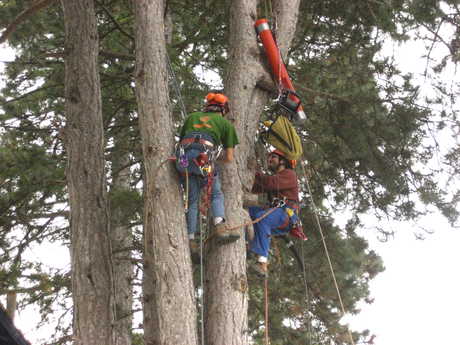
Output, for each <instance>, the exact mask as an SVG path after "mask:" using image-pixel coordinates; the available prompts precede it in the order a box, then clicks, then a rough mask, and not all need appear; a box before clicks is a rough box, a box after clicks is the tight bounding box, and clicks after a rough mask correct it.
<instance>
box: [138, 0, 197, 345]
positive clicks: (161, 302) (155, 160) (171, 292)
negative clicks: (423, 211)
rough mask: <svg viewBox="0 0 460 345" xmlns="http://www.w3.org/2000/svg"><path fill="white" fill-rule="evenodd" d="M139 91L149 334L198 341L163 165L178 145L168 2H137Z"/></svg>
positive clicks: (171, 182) (188, 273) (174, 184)
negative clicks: (170, 73) (166, 29)
mask: <svg viewBox="0 0 460 345" xmlns="http://www.w3.org/2000/svg"><path fill="white" fill-rule="evenodd" d="M135 15H136V92H137V101H138V106H139V121H140V130H141V137H142V148H143V155H144V165H145V178H144V237H145V239H144V240H145V243H144V283H143V288H144V337H145V344H146V345H154V344H155V345H166V344H175V345H180V344H184V345H190V344H192V345H193V344H196V343H197V332H196V308H195V296H194V290H193V281H192V270H191V261H190V253H189V248H188V240H187V236H186V231H185V228H186V226H185V216H184V212H183V208H182V204H183V202H182V198H181V193H180V191H179V188H178V181H177V175H176V173H175V171H174V168H173V167H172V165H171V164H162V163H164V161H165V159H166V158H167V157H168V156H170V155H171V152H173V149H174V132H173V129H174V127H173V123H172V119H171V114H170V109H169V100H168V83H167V65H166V46H165V37H164V20H163V16H164V1H161V0H137V1H135Z"/></svg>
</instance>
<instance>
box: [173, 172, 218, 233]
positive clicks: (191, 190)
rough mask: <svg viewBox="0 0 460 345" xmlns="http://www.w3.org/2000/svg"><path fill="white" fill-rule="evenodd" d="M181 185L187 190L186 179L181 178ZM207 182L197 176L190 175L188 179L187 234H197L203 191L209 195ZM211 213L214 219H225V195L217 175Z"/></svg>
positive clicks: (214, 180) (212, 195)
mask: <svg viewBox="0 0 460 345" xmlns="http://www.w3.org/2000/svg"><path fill="white" fill-rule="evenodd" d="M181 183H182V186H183V187H184V190H185V177H183V176H181ZM206 186H207V181H206V180H205V181H203V177H201V176H197V175H189V177H188V210H187V215H186V216H187V232H188V233H189V234H194V233H196V230H197V227H198V213H199V204H200V195H201V190H203V193H207V190H206V189H207V188H206ZM211 211H212V215H213V216H214V218H216V217H222V218H225V207H224V193H222V187H221V183H220V179H219V174H215V175H214V177H213V178H212V187H211Z"/></svg>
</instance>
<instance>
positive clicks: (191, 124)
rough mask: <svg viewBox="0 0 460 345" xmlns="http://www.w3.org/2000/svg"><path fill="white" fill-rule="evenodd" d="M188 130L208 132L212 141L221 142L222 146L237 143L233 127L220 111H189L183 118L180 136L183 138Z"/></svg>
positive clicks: (230, 145) (228, 146)
mask: <svg viewBox="0 0 460 345" xmlns="http://www.w3.org/2000/svg"><path fill="white" fill-rule="evenodd" d="M190 132H203V133H207V134H210V135H211V136H212V137H213V139H214V143H216V144H217V145H220V144H222V145H223V146H224V148H231V147H235V146H236V145H237V144H238V143H239V141H238V136H237V135H236V130H235V127H234V126H233V125H232V124H231V123H230V122H229V121H228V120H227V119H226V118H224V117H223V116H222V115H220V113H202V112H196V113H191V114H190V115H189V116H188V117H187V118H186V119H185V122H184V125H183V126H182V129H181V131H180V137H181V138H183V137H184V136H185V135H187V134H188V133H190Z"/></svg>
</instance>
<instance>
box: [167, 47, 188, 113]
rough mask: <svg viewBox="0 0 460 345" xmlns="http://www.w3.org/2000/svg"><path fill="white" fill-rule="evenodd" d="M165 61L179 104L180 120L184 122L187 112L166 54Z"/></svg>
mask: <svg viewBox="0 0 460 345" xmlns="http://www.w3.org/2000/svg"><path fill="white" fill-rule="evenodd" d="M166 60H167V61H168V69H169V73H170V75H171V79H172V84H173V88H174V91H175V93H176V96H177V100H178V102H179V106H180V107H179V109H180V113H181V115H182V119H183V120H185V118H186V117H187V110H186V109H185V104H184V101H183V99H182V94H181V92H180V87H179V83H178V82H177V78H176V73H175V72H174V69H173V67H172V64H171V59H170V58H169V54H166Z"/></svg>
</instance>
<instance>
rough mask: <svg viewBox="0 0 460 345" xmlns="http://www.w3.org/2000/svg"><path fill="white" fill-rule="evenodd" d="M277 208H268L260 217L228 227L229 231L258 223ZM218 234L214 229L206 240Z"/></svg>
mask: <svg viewBox="0 0 460 345" xmlns="http://www.w3.org/2000/svg"><path fill="white" fill-rule="evenodd" d="M276 209H277V207H273V208H271V209H270V210H268V211H267V212H265V213H264V214H263V215H261V216H260V217H259V218H256V219H254V220H248V221H247V222H245V223H243V224H240V225H236V226H233V227H231V228H227V230H228V231H235V230H238V229H240V228H243V227H245V226H249V225H253V224H255V223H258V222H260V221H261V220H262V219H264V218H265V217H267V216H268V215H269V214H271V213H272V212H274V211H275V210H276ZM215 234H216V232H215V231H214V232H213V233H212V234H210V235H209V236H208V237H207V238H206V239H205V242H207V241H208V240H210V239H211V238H212V237H214V236H215Z"/></svg>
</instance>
